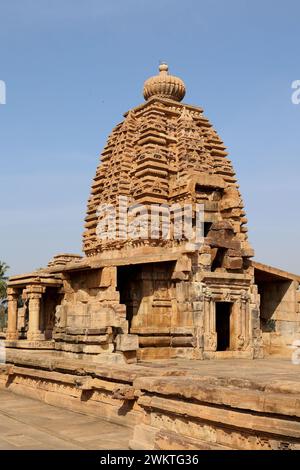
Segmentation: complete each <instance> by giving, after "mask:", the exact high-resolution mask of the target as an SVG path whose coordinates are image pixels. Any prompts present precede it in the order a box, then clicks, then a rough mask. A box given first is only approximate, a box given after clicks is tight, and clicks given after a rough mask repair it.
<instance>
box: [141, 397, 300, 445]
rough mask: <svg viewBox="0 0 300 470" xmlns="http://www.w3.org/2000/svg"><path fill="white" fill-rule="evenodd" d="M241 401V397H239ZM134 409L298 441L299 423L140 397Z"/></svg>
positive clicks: (171, 400)
mask: <svg viewBox="0 0 300 470" xmlns="http://www.w3.org/2000/svg"><path fill="white" fill-rule="evenodd" d="M240 399H241V400H242V396H241V397H240ZM137 403H138V405H140V406H142V407H145V408H151V409H152V412H153V410H154V409H156V410H158V411H159V413H163V412H165V413H168V414H169V413H171V414H175V415H181V416H184V417H185V418H186V419H188V418H189V417H191V418H196V419H198V420H199V421H208V422H214V423H218V424H219V425H223V426H224V425H225V426H229V427H230V428H234V427H235V428H239V429H245V430H248V431H253V432H257V431H259V432H264V433H267V434H273V435H277V436H288V437H293V438H296V439H299V438H300V422H299V421H294V420H287V419H282V418H280V419H279V418H276V417H272V416H258V415H256V414H251V413H249V412H243V411H241V410H238V411H237V410H228V409H224V408H219V407H218V408H216V407H213V406H209V404H205V405H202V404H198V403H197V404H195V403H188V402H183V401H180V402H179V401H178V400H176V399H170V398H163V397H157V396H151V397H150V396H145V395H144V396H143V395H142V396H140V397H139V399H138V402H137Z"/></svg>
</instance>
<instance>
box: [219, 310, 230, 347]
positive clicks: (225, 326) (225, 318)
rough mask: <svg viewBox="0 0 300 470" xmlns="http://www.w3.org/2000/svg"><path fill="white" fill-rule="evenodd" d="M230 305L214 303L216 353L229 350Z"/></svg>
mask: <svg viewBox="0 0 300 470" xmlns="http://www.w3.org/2000/svg"><path fill="white" fill-rule="evenodd" d="M231 310H232V303H230V302H216V332H217V351H228V350H229V349H230V315H231Z"/></svg>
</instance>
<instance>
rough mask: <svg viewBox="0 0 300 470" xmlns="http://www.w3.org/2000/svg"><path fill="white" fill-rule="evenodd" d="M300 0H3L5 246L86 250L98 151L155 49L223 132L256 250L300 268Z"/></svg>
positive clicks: (40, 253)
mask: <svg viewBox="0 0 300 470" xmlns="http://www.w3.org/2000/svg"><path fill="white" fill-rule="evenodd" d="M299 18H300V3H299V0H285V1H280V0H276V1H274V0H247V1H246V0H226V1H225V0H205V1H203V0H180V1H177V0H84V1H83V0H0V80H3V81H5V83H6V87H7V103H6V105H0V158H1V165H0V201H1V204H0V260H4V261H6V262H7V263H8V264H9V265H10V266H11V270H10V273H11V274H14V273H22V272H26V271H30V270H32V269H35V268H38V267H41V266H44V265H46V264H47V262H48V260H49V259H50V258H51V257H52V256H53V255H55V254H57V253H61V252H71V253H72V252H74V253H80V252H81V235H82V231H83V224H84V222H83V221H84V216H85V208H86V201H87V198H88V195H89V189H90V184H91V180H92V177H93V176H94V173H95V169H96V166H97V163H98V155H99V153H100V151H101V149H102V147H103V146H104V143H105V141H106V138H107V136H108V134H109V133H110V131H111V130H112V128H113V127H114V126H115V124H116V123H118V122H120V121H121V120H122V114H123V113H124V112H125V111H127V110H128V109H130V108H131V107H133V106H136V105H138V104H139V103H141V102H143V98H142V93H141V90H142V86H143V82H144V80H145V79H146V78H148V77H149V76H150V75H153V74H156V72H157V66H158V63H159V61H160V60H165V61H167V62H168V64H169V67H170V72H171V73H173V74H175V75H178V76H180V77H181V78H182V79H183V80H184V81H185V83H186V87H187V94H186V97H185V102H187V103H191V104H195V105H199V106H202V107H203V108H204V110H205V114H206V116H207V117H208V118H209V119H210V120H211V122H212V123H213V124H214V125H215V127H216V129H217V131H218V132H219V134H220V135H221V137H222V139H223V140H224V142H225V144H226V145H227V147H228V149H229V152H230V158H231V159H232V161H233V164H234V167H235V169H236V172H237V175H238V178H239V181H240V188H241V192H242V194H243V198H244V202H245V205H246V211H247V215H248V219H249V234H250V240H251V242H252V245H253V246H254V248H255V250H256V259H257V260H259V261H261V262H265V263H268V264H271V265H274V266H277V267H281V268H283V269H286V270H290V271H293V272H298V273H300V251H299V234H300V217H299V216H300V214H299V199H300V187H299V186H300V185H299V181H300V176H299V169H300V160H299V150H300V133H299V123H300V104H299V105H295V104H293V103H292V101H291V96H292V92H293V90H292V88H291V84H292V82H293V81H294V80H297V79H300V68H299V44H300V28H299Z"/></svg>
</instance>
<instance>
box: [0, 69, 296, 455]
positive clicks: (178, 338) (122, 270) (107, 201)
mask: <svg viewBox="0 0 300 470" xmlns="http://www.w3.org/2000/svg"><path fill="white" fill-rule="evenodd" d="M143 93H144V98H145V101H144V103H142V104H141V105H140V106H137V107H135V108H133V109H131V110H130V111H128V112H127V113H125V114H124V120H123V121H122V122H121V123H120V124H118V125H117V126H116V127H115V128H114V129H113V131H112V133H111V135H110V136H109V138H108V141H107V144H106V146H105V148H104V150H103V152H102V155H101V158H100V163H99V165H98V167H97V170H96V174H95V178H94V180H93V182H92V187H91V193H90V197H89V200H88V204H87V213H86V219H85V230H84V234H83V251H84V255H83V256H80V255H74V254H61V255H57V256H55V257H54V258H53V259H52V260H51V261H50V262H49V264H48V266H47V267H46V268H44V269H40V270H38V271H35V272H33V273H29V274H23V275H19V276H14V277H12V278H10V281H9V289H8V325H7V331H6V340H5V345H6V351H7V357H8V364H10V366H8V365H6V366H5V367H4V368H3V374H4V375H3V377H4V382H5V383H6V384H7V382H6V380H9V381H10V382H9V383H10V387H12V388H13V389H14V387H15V389H16V390H21V392H22V393H27V394H30V393H29V390H30V389H31V390H32V389H33V388H34V387H37V388H40V390H41V391H40V395H39V397H40V398H43V399H46V398H45V396H44V395H45V394H46V395H47V394H48V395H47V396H48V399H49V396H50V395H51V394H52V395H51V396H52V397H54V396H55V393H57V390H58V388H59V387H62V389H63V387H65V388H66V387H67V389H68V387H69V389H68V390H67V391H66V389H65V388H64V389H63V390H64V391H63V392H62V396H63V397H65V400H67V398H66V397H69V398H68V400H69V401H68V400H67V402H68V403H69V405H68V406H70V407H72V406H73V407H74V408H75V409H76V406H79V405H77V404H73V405H72V403H73V402H74V403H75V401H76V399H78V400H79V402H80V401H82V395H80V397H79V395H78V396H77V395H76V394H78V393H79V392H80V393H81V394H84V393H87V391H89V393H90V394H93V393H95V394H96V391H97V390H98V391H97V393H98V395H99V394H100V395H101V393H102V394H103V393H104V392H103V390H105V393H106V394H107V395H108V396H109V399H110V400H112V401H113V400H115V402H114V403H119V402H122V403H123V404H122V406H124V403H125V404H126V403H128V402H130V403H131V405H130V406H132V403H134V405H133V408H132V409H129V410H127V411H128V413H127V415H128V419H129V417H131V418H130V419H131V420H132V421H131V422H132V423H134V422H138V421H139V420H140V418H136V416H135V415H134V413H136V415H137V416H139V413H138V410H135V407H139V409H141V407H143V406H144V409H147V403H146V404H145V400H146V398H147V397H146V396H144V397H142V403H139V404H137V403H138V402H139V400H141V398H138V397H139V393H137V392H136V390H137V389H139V388H140V390H144V392H143V393H144V394H145V393H147V392H145V390H146V391H147V390H148V391H149V393H150V395H151V396H152V395H153V394H155V391H156V388H155V386H156V385H157V383H156V385H155V384H154V385H153V384H152V385H151V386H150V385H149V383H148V382H149V380H150V379H149V375H151V376H154V377H156V381H157V380H158V379H157V375H159V374H160V377H161V375H163V376H165V375H168V374H166V372H162V371H160V372H159V373H158V370H159V368H158V365H159V364H169V367H171V368H172V367H173V369H172V371H173V372H172V374H173V375H175V376H176V375H183V376H185V386H186V387H187V386H188V385H187V381H188V379H187V375H188V376H189V374H190V373H191V372H188V373H187V372H186V371H187V370H188V371H191V370H193V364H198V365H197V367H198V369H196V368H195V369H194V370H193V372H192V375H193V374H194V375H195V374H196V372H195V371H196V370H197V371H198V372H199V367H200V366H199V360H200V361H202V360H205V359H210V360H213V361H212V364H215V362H214V360H219V359H228V360H236V364H237V368H238V367H239V364H241V362H239V361H238V360H245V359H261V358H263V357H268V358H272V357H282V358H284V357H290V355H291V350H290V347H291V344H292V343H293V341H295V340H297V339H299V337H300V292H299V281H300V276H297V275H295V274H290V273H287V272H285V271H282V270H280V269H276V268H272V267H270V266H266V265H264V264H261V263H258V262H256V261H253V256H254V251H253V249H252V247H251V246H250V244H249V241H248V235H247V233H248V229H247V218H246V213H245V210H244V206H243V201H242V197H241V194H240V191H239V185H238V181H237V178H236V175H235V172H234V169H233V166H232V163H231V161H230V159H229V158H228V154H227V152H226V148H225V146H224V144H223V142H222V140H221V139H220V137H219V136H218V134H217V132H216V131H215V129H214V128H213V126H212V124H211V123H210V122H209V120H208V119H207V118H206V117H205V115H204V114H203V110H202V109H201V108H200V107H196V106H193V105H188V104H186V103H183V102H182V100H183V98H184V96H185V85H184V82H183V81H182V80H181V79H180V78H177V77H175V76H172V75H170V74H169V72H168V66H167V65H166V64H161V65H160V67H159V74H158V75H156V76H154V77H151V78H149V79H148V80H146V82H145V84H144V90H143ZM253 178H254V175H253ZM170 208H171V210H170ZM183 208H188V210H189V217H188V220H189V221H190V227H191V231H192V233H193V234H195V232H196V230H197V227H198V226H201V242H199V240H195V238H193V237H189V236H187V234H186V233H183V236H182V237H177V236H176V228H178V226H180V224H182V220H183V212H182V209H183ZM197 208H201V222H200V224H199V223H198V225H197V217H198V213H197ZM154 220H155V221H156V222H155V223H154V222H153V221H154ZM198 222H199V220H198ZM150 224H151V231H150V229H149V227H150ZM181 227H182V225H181ZM103 232H105V236H103ZM166 233H167V235H168V236H165V235H166ZM163 235H164V236H163ZM197 360H198V361H197ZM164 361H165V362H164ZM168 361H169V362H168ZM172 361H173V362H172ZM174 361H175V362H174ZM176 361H177V362H176ZM178 361H179V362H178ZM181 361H183V362H181ZM187 361H188V362H187ZM254 362H255V361H254ZM183 363H184V364H185V367H187V369H184V368H183V369H182V367H183V366H181V365H180V364H183ZM187 363H188V364H189V365H188V366H187V365H186V364H187ZM222 363H224V364H226V361H225V362H224V361H222ZM259 363H260V362H259ZM49 364H50V365H49ZM59 364H60V365H59ZM145 364H147V367H146V366H145ZM172 364H173V365H172ZM176 364H178V368H177V367H176ZM46 369H49V370H48V371H46ZM79 369H80V370H81V371H83V370H84V371H85V372H81V375H80V377H81V379H80V380H81V383H80V380H79V379H78V377H77V375H78V370H79ZM155 370H156V372H155ZM55 371H56V372H55ZM91 371H93V373H92V372H91ZM95 371H97V373H96V372H95ZM145 371H146V372H145ZM150 371H152V372H150ZM180 371H181V372H180ZM76 374H77V375H76ZM97 374H98V375H97ZM170 374H171V372H170ZM172 374H171V375H172ZM82 375H84V376H85V380H83V379H82ZM145 375H146V376H147V378H148V382H147V380H146V379H145V378H144V376H145ZM71 376H72V377H75V378H74V379H72V380H73V382H72V380H71V379H69V377H71ZM7 377H8V378H7ZM76 377H77V379H76ZM96 377H98V378H96ZM99 377H100V378H99ZM181 378H182V377H181ZM198 378H199V377H198ZM135 379H137V380H138V381H140V382H141V384H140V386H139V387H138V386H137V385H135V384H134V380H135ZM70 380H71V383H69V382H70ZM76 380H77V382H78V383H77V382H76ZM143 380H144V382H143ZM161 380H162V379H161ZM165 380H166V379H165ZM174 380H175V379H174ZM191 380H192V382H193V383H195V377H193V379H191ZM68 381H69V382H68ZM93 381H94V385H93V386H92V385H90V386H88V385H87V384H88V383H91V382H93ZM95 381H96V382H95ZM97 381H98V382H97ZM162 381H163V380H162ZM41 383H43V384H44V385H43V386H40V384H41ZM66 383H68V386H66ZM116 383H118V384H119V386H120V387H121V388H120V390H119V389H118V390H119V391H116V390H115V385H116ZM45 384H47V385H45ZM54 384H55V387H56V389H55V390H56V391H55V390H54V389H53V387H54ZM78 384H79V385H78ZM101 384H102V385H101ZM105 384H106V385H105ZM147 384H148V385H147ZM6 386H7V385H6ZM172 386H173V388H172V387H171V385H170V383H168V384H167V385H166V384H163V383H162V382H160V388H159V387H158V386H157V387H158V388H159V392H158V393H159V394H164V393H165V394H168V393H170V395H172V396H173V395H174V390H175V389H176V390H179V389H180V386H182V384H180V380H179V379H178V383H176V384H175V385H174V384H173V385H172ZM222 386H223V388H224V384H223V385H222ZM231 386H233V385H231ZM51 387H52V388H51ZM124 387H125V388H124ZM147 387H148V388H147ZM164 387H165V388H164ZM168 387H169V388H168ZM174 387H175V388H174ZM199 387H200V385H199ZM220 387H221V385H220ZM245 387H246V385H245ZM298 387H299V384H298ZM163 388H164V390H165V391H162V390H163ZM25 390H26V392H25ZM72 390H73V392H72ZM74 390H75V391H76V393H75V392H74ZM80 390H81V391H80ZM95 390H96V391H95ZM99 390H100V391H99ZM101 390H102V391H101ZM166 390H167V391H166ZM197 390H198V389H197ZM297 390H298V389H297ZM198 391H199V390H198ZM277 392H278V393H279V391H277ZM298 392H300V388H299V390H298ZM183 393H184V392H183ZM228 393H229V392H228ZM231 393H233V392H232V390H231V391H230V394H231ZM256 393H258V390H256ZM274 393H275V392H274ZM32 394H33V392H32ZM74 394H75V395H76V397H77V398H74V397H75V395H74ZM42 395H43V396H42ZM100 395H99V396H100ZM150 395H149V397H150ZM34 396H35V395H34ZM189 396H190V397H192V396H193V395H192V394H191V393H190V395H189ZM149 397H148V399H149V400H150V398H149ZM181 399H182V397H181ZM195 399H196V398H195ZM57 400H58V399H57ZM118 400H119V401H118ZM136 400H137V402H136ZM143 400H144V402H143ZM157 400H158V402H157V405H156V406H157V407H158V408H159V407H160V406H162V405H160V404H159V400H161V398H159V396H158V397H157ZM172 400H173V398H172ZM210 400H212V401H213V399H212V398H211V397H210V398H207V397H206V399H205V401H210ZM281 400H283V398H282V397H281ZM50 401H51V400H50ZM84 401H85V402H89V401H91V400H88V399H87V398H86V399H85V400H84ZM96 401H97V400H96ZM96 401H95V400H94V403H93V404H92V405H91V406H95V403H96ZM104 401H105V400H104ZM146 401H147V400H146ZM225 401H226V400H225ZM58 402H59V400H58ZM70 403H71V404H70ZM76 403H77V402H76ZM99 403H102V401H101V399H100V398H99V397H98V406H99V410H100V408H101V406H100V404H99ZM222 403H223V404H224V403H225V402H223V401H222ZM298 403H299V402H298ZM81 404H82V403H81ZM103 406H104V405H103V403H102V411H99V413H100V414H101V413H102V414H101V416H104V415H105V413H107V415H105V416H106V417H111V416H115V415H114V413H113V412H108V411H105V412H103V409H105V410H106V409H107V406H108V405H107V404H106V405H105V407H104V408H103ZM112 406H115V405H112ZM116 406H117V405H116ZM149 406H150V405H149ZM151 406H152V405H151ZM153 406H154V405H153ZM170 406H171V405H170ZM193 406H194V405H193ZM195 406H196V405H195ZM228 406H229V405H228ZM235 406H237V405H235ZM253 406H254V405H253ZM274 406H275V405H274ZM278 406H279V405H278ZM275 408H276V407H275ZM275 408H274V409H275ZM249 409H252V408H251V405H249ZM253 409H255V410H256V411H257V413H260V412H261V413H267V411H266V410H264V409H260V408H259V407H258V408H255V407H254V408H253ZM270 409H271V408H270ZM269 411H270V410H269ZM160 412H162V411H160ZM285 412H286V410H285V411H282V410H281V411H280V410H279V409H278V410H277V411H276V413H277V414H281V413H285ZM298 412H299V407H298ZM168 413H171V411H170V409H169V411H168ZM189 413H191V414H193V412H192V410H191V409H189V410H188V411H187V409H185V414H186V415H189ZM199 413H200V412H199ZM274 413H275V411H274ZM115 414H118V413H117V412H116V413H115ZM125 414H126V413H125ZM146 414H147V412H146ZM200 414H201V413H200ZM108 415H109V416H108ZM199 416H200V415H199ZM124 419H125V418H124ZM205 419H206V418H205ZM241 419H242V421H245V416H244V415H243V417H242V418H241ZM268 419H273V418H270V417H269V418H268ZM244 425H245V424H244ZM297 425H299V423H298V424H297ZM138 426H141V427H142V428H141V429H140V430H138V431H136V433H135V435H136V436H139V433H140V432H141V433H142V434H143V433H144V435H145V436H146V437H145V442H147V443H148V444H147V445H149V446H150V447H151V446H152V447H151V448H180V446H179V443H178V442H177V441H176V439H177V438H175V437H174V436H173V438H174V439H175V440H174V439H173V438H172V439H173V440H172V439H171V437H170V436H168V437H167V438H166V437H164V438H163V437H161V436H160V439H161V440H160V441H159V439H158V438H157V435H156V434H155V433H154V431H153V429H154V430H155V429H157V426H156V425H155V424H153V422H152V424H151V425H149V422H147V423H146V424H139V425H138ZM143 426H144V428H143ZM147 426H148V428H147ZM149 426H150V427H149ZM199 426H200V425H199ZM214 426H216V425H214ZM253 426H254V425H253ZM270 426H271V425H270ZM161 427H164V426H163V425H162V424H161ZM161 427H160V429H161ZM200 427H201V426H200ZM221 427H222V426H221ZM150 428H151V430H150ZM199 429H200V428H199ZM214 429H215V428H214ZM297 429H298V428H297ZM165 432H167V431H165ZM170 432H171V431H170ZM172 432H173V431H172ZM172 432H171V434H172ZM235 432H236V431H235ZM247 432H248V431H244V434H243V433H242V434H243V435H246V436H248V434H247ZM249 432H250V431H249ZM251 432H252V434H253V429H252V431H251ZM263 432H264V433H265V432H267V431H266V430H265V429H264V431H263ZM268 432H271V431H270V429H269V431H268ZM297 432H298V434H297ZM297 432H296V431H295V433H296V434H295V435H294V434H292V431H291V432H290V434H289V436H293V437H292V438H291V440H292V442H294V440H293V439H296V438H299V437H300V431H299V429H298V431H297ZM151 433H152V434H151ZM176 433H180V435H181V434H182V435H184V436H185V437H184V438H183V437H182V439H183V441H182V442H185V444H184V446H192V447H191V448H193V445H192V444H191V442H192V441H191V440H193V439H196V441H197V439H198V441H199V442H200V441H201V442H202V440H204V441H205V442H206V443H207V442H208V441H209V439H205V438H204V437H203V435H202V434H201V436H202V437H201V439H200V438H199V436H198V437H195V436H189V437H187V435H188V432H187V431H184V432H183V431H182V429H181V430H180V431H178V430H177V431H175V434H176ZM250 434H251V433H250ZM250 434H249V435H250ZM252 434H251V435H252ZM279 434H280V433H279ZM154 435H155V436H156V438H155V439H156V441H155V444H153V442H154V441H153V442H152V441H151V439H152V437H153V436H154ZM149 436H152V437H151V438H150V437H149ZM297 436H298V437H297ZM139 439H141V438H140V437H136V438H134V439H133V441H132V442H133V444H132V447H133V448H140V447H139V445H140V444H139V442H140V441H139ZM153 439H154V437H153ZM157 439H158V440H157ZM184 439H185V440H184ZM199 439H200V440H199ZM222 439H223V438H220V439H219V441H218V440H216V441H215V445H214V448H216V447H217V446H218V445H220V446H221V447H222V446H224V447H226V446H227V445H228V447H229V448H232V447H234V448H235V447H236V448H239V444H237V443H234V444H233V443H232V442H233V441H232V440H230V442H229V441H228V442H227V441H226V440H225V441H226V442H225V441H224V439H223V440H222ZM232 439H233V438H232ZM245 439H246V440H247V439H248V437H245ZM249 439H250V437H249ZM249 439H248V441H249ZM272 439H273V440H272ZM272 439H271V438H270V442H271V441H272V442H273V441H274V436H273V437H272ZM266 440H267V438H266ZM158 441H159V442H160V444H158V443H157V442H158ZM167 441H168V442H169V444H166V442H167ZM198 441H197V442H198ZM248 441H247V442H248ZM250 441H251V439H250ZM250 441H249V442H250ZM275 441H276V438H275ZM275 441H274V442H275ZM150 442H152V444H150ZM162 442H164V444H162ZM170 442H172V443H173V444H170ZM174 442H175V443H174ZM199 442H198V444H195V446H196V447H197V446H199V445H200V444H199ZM255 442H256V441H255ZM268 442H269V441H268ZM276 442H277V441H276ZM278 442H279V441H278ZM278 442H277V444H276V445H275V444H274V445H273V444H272V445H273V447H272V448H279V447H280V445H281V444H280V445H279V444H278ZM280 442H281V441H280ZM134 443H135V444H134ZM244 444H245V443H244ZM145 445H146V444H145ZM167 445H170V446H171V447H164V446H167ZM208 445H211V444H207V446H208ZM267 445H269V444H266V446H267ZM289 445H290V444H289ZM153 446H154V447H153ZM155 446H156V447H155ZM178 446H179V447H178ZM245 446H246V447H245V448H264V445H261V446H260V444H259V443H258V444H255V445H254V444H253V442H252V441H251V443H250V444H249V445H248V444H247V445H246V444H245ZM247 446H248V447H247ZM276 446H277V447H276ZM278 446H279V447H278Z"/></svg>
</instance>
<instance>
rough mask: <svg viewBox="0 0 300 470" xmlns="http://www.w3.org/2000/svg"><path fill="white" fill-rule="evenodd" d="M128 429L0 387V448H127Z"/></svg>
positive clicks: (129, 432)
mask: <svg viewBox="0 0 300 470" xmlns="http://www.w3.org/2000/svg"><path fill="white" fill-rule="evenodd" d="M130 434H131V431H130V430H129V429H128V428H125V427H123V426H120V425H118V424H113V423H108V422H107V421H104V420H101V419H99V418H93V417H91V416H86V415H83V414H80V413H74V412H72V411H68V410H64V409H61V408H57V407H55V406H50V405H47V404H46V403H43V402H40V401H36V400H32V399H31V398H26V397H23V396H20V395H15V394H13V393H11V392H7V391H0V450H22V449H34V450H42V449H43V450H44V449H50V450H52V449H53V450H66V449H70V450H82V449H97V450H98V449H105V450H107V449H128V441H129V439H130Z"/></svg>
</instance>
